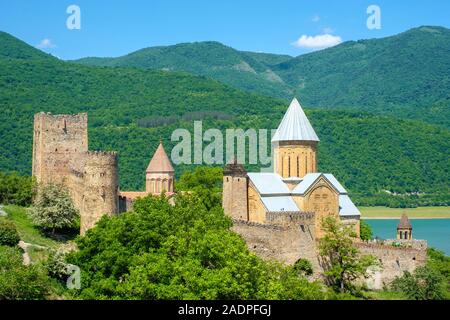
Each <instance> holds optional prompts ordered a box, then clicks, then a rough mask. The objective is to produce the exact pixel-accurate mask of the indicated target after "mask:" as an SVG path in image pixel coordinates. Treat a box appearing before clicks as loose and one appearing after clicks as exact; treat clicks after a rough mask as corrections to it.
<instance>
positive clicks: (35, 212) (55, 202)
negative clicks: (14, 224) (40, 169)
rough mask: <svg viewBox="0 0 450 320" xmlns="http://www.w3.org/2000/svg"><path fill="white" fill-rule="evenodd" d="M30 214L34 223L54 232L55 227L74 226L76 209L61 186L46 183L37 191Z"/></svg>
mask: <svg viewBox="0 0 450 320" xmlns="http://www.w3.org/2000/svg"><path fill="white" fill-rule="evenodd" d="M30 215H31V218H32V219H33V222H34V223H35V224H36V225H38V226H39V227H42V228H44V229H51V230H52V233H54V232H55V229H62V228H70V227H74V226H75V223H76V221H77V218H78V210H77V209H76V208H75V206H74V204H73V201H72V198H71V197H70V195H69V193H68V192H67V190H66V189H65V188H64V187H63V186H60V185H53V184H48V185H46V186H44V187H43V188H41V190H40V191H39V193H38V196H37V197H36V201H35V203H34V207H33V208H32V210H31V211H30Z"/></svg>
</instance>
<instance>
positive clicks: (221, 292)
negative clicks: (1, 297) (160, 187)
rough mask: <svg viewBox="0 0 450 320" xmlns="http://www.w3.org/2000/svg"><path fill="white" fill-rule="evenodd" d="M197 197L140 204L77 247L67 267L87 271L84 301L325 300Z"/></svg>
mask: <svg viewBox="0 0 450 320" xmlns="http://www.w3.org/2000/svg"><path fill="white" fill-rule="evenodd" d="M199 198H200V197H199V195H195V196H189V195H187V196H177V201H176V204H175V206H171V205H169V204H168V202H167V200H166V199H164V198H162V199H159V198H153V197H147V198H143V199H140V200H138V201H137V202H136V203H135V205H134V212H128V213H125V214H122V215H120V216H118V217H114V218H107V217H104V218H102V220H100V222H99V223H98V224H97V226H96V227H95V228H93V229H91V230H89V231H88V232H87V233H86V236H85V237H83V238H79V239H78V240H77V245H78V248H79V251H77V252H74V253H71V254H70V255H69V257H68V261H69V262H70V263H73V264H75V265H77V266H79V267H80V268H81V270H83V277H82V289H81V290H80V292H79V294H80V297H81V298H88V299H103V298H120V299H255V298H270V299H287V298H294V299H323V298H325V297H326V292H324V291H323V287H322V286H321V285H320V284H318V283H308V281H307V280H306V279H305V278H302V277H299V276H298V274H297V273H296V272H295V271H294V270H293V269H292V268H286V267H282V266H281V265H278V264H267V263H265V262H263V261H262V260H260V259H259V258H257V257H256V256H255V255H254V254H252V253H250V252H249V251H248V249H247V246H246V244H245V242H244V241H243V240H242V238H241V237H240V236H239V235H237V234H235V233H233V232H231V231H230V230H229V228H230V226H231V220H230V219H229V218H227V217H225V215H224V214H223V211H222V209H221V208H220V206H217V205H216V206H214V207H213V208H211V209H209V210H208V209H207V208H206V207H205V206H204V204H203V203H204V201H202V200H201V199H199Z"/></svg>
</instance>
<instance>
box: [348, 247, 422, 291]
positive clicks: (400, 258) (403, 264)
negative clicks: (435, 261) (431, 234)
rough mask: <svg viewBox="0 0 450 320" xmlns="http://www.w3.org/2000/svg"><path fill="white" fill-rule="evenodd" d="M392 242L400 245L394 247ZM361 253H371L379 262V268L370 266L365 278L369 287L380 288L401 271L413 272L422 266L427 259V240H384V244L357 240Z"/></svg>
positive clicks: (399, 274) (401, 272)
mask: <svg viewBox="0 0 450 320" xmlns="http://www.w3.org/2000/svg"><path fill="white" fill-rule="evenodd" d="M393 242H397V243H401V244H402V246H401V247H394V246H393V245H392V243H393ZM355 245H356V246H357V248H358V249H359V250H360V253H361V254H367V255H373V256H375V257H376V258H377V259H378V261H379V262H380V263H381V267H379V268H371V270H370V274H371V276H370V278H369V279H368V280H367V284H368V286H369V288H372V289H382V288H383V286H384V285H385V284H388V283H390V282H392V280H394V279H395V277H398V276H402V275H403V272H405V271H409V272H413V271H414V270H415V269H416V268H417V267H420V266H423V265H424V264H425V263H426V260H427V242H426V241H424V240H413V241H403V242H401V241H386V242H384V244H383V245H382V244H379V243H373V242H358V243H356V244H355Z"/></svg>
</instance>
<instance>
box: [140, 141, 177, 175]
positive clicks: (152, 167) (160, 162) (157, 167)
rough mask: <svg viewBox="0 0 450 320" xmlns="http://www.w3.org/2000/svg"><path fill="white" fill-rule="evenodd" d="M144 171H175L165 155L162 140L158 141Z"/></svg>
mask: <svg viewBox="0 0 450 320" xmlns="http://www.w3.org/2000/svg"><path fill="white" fill-rule="evenodd" d="M146 172H147V173H162V172H168V173H170V172H175V170H174V169H173V167H172V163H171V162H170V159H169V157H168V156H167V153H166V151H165V150H164V147H163V144H162V141H160V143H159V146H158V148H157V149H156V151H155V154H154V155H153V158H152V160H150V163H149V165H148V167H147V171H146Z"/></svg>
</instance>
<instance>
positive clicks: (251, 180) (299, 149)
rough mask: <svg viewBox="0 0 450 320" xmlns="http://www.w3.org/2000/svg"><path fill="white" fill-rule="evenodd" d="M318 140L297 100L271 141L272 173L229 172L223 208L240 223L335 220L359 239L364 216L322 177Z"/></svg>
mask: <svg viewBox="0 0 450 320" xmlns="http://www.w3.org/2000/svg"><path fill="white" fill-rule="evenodd" d="M319 141H320V140H319V138H318V137H317V134H316V132H315V131H314V129H313V127H312V126H311V123H310V122H309V120H308V118H307V117H306V115H305V112H304V111H303V109H302V107H301V106H300V104H299V102H298V101H297V99H295V98H294V100H292V102H291V104H290V106H289V108H288V110H287V112H286V114H285V115H284V117H283V119H282V121H281V123H280V125H279V127H278V129H277V131H276V132H275V134H274V136H273V138H272V144H273V162H274V165H273V168H274V169H273V172H270V173H269V172H267V173H266V172H248V173H247V172H246V171H245V170H244V167H243V166H242V165H240V164H238V163H236V162H234V163H232V164H229V165H227V166H226V167H225V169H224V177H223V208H224V211H225V213H226V214H228V215H230V216H231V217H232V218H233V219H235V220H239V221H247V222H255V223H261V224H265V223H270V222H273V221H275V220H280V219H281V217H290V219H300V218H301V217H302V216H304V217H306V216H308V215H311V214H312V215H313V216H314V221H313V222H314V235H315V237H316V238H320V237H321V236H322V230H321V228H320V222H321V221H322V218H323V217H325V216H330V215H331V216H335V217H339V219H340V220H341V221H342V222H344V223H345V224H349V225H352V226H353V227H354V229H355V232H356V233H357V234H358V235H359V219H360V212H359V210H358V208H357V207H356V206H355V205H354V204H353V202H352V200H351V199H350V197H349V196H348V193H347V190H346V189H345V188H344V187H343V186H342V185H341V184H340V183H339V181H338V180H337V179H336V178H335V177H334V176H333V174H331V173H322V172H318V171H317V157H318V155H317V145H318V143H319Z"/></svg>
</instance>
